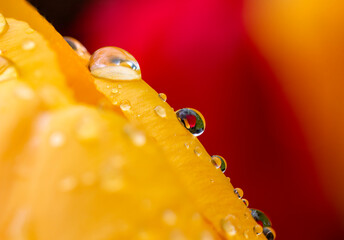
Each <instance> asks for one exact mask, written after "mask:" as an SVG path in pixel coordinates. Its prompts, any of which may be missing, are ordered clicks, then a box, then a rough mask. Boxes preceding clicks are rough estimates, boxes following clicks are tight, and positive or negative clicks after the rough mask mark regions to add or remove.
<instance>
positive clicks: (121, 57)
mask: <svg viewBox="0 0 344 240" xmlns="http://www.w3.org/2000/svg"><path fill="white" fill-rule="evenodd" d="M65 40H66V41H67V42H68V44H69V45H70V46H71V47H72V48H73V50H74V51H76V52H77V54H78V55H79V56H83V55H85V54H88V52H87V50H86V48H84V47H83V46H82V44H81V43H79V42H78V41H77V40H75V39H73V38H69V37H66V38H65ZM33 47H34V44H32V43H31V42H26V43H24V44H23V49H25V50H30V49H32V48H33ZM106 51H108V52H110V51H112V52H113V53H114V54H113V55H104V54H103V55H101V54H100V53H104V52H106ZM0 60H1V59H0ZM108 66H112V67H116V66H120V67H126V68H129V69H130V70H131V71H134V72H135V73H136V74H137V75H138V76H141V72H140V67H139V65H138V63H137V61H136V60H135V59H134V57H132V56H131V55H130V54H129V53H127V52H126V51H124V50H122V49H119V48H114V47H106V48H102V49H99V50H97V51H96V52H95V53H94V54H93V55H92V56H91V60H90V63H89V68H90V71H91V73H92V74H93V75H95V76H96V77H104V76H106V75H103V74H100V73H99V71H97V70H98V69H101V68H106V67H108ZM93 70H94V71H93ZM112 71H113V74H117V75H116V76H119V77H121V75H120V74H119V73H118V72H116V69H113V70H112ZM124 72H125V71H124ZM110 73H111V72H110ZM127 74H129V75H130V74H131V75H130V76H129V77H126V76H122V77H123V79H125V80H127V78H128V79H130V78H132V77H133V74H132V73H131V72H127ZM118 80H120V79H118ZM0 81H1V76H0ZM118 92H119V91H118V89H117V88H113V89H112V93H113V94H117V93H118ZM158 96H159V98H160V99H161V100H162V101H163V102H166V100H167V96H166V94H164V93H160V94H159V95H158ZM120 108H121V109H122V110H123V111H129V110H130V109H131V105H130V102H129V101H128V100H123V101H121V102H120ZM154 111H155V113H156V115H157V116H159V117H161V118H166V116H167V114H166V110H165V108H163V107H162V106H156V107H155V108H154ZM176 116H177V119H178V120H179V122H180V123H181V124H182V125H183V126H184V127H185V129H187V130H188V131H189V132H190V133H191V134H192V135H194V136H195V137H197V136H200V135H201V134H202V133H203V132H204V130H205V119H204V117H203V115H202V114H201V113H200V112H199V111H197V110H195V109H192V108H182V109H179V110H177V111H176ZM184 145H185V147H186V149H189V147H190V144H189V143H185V144H184ZM202 152H203V150H202V148H201V147H199V146H196V147H195V148H194V153H195V154H196V156H198V157H200V156H201V155H202ZM210 162H211V163H212V164H213V166H214V167H215V168H216V169H220V170H221V171H222V172H223V173H224V172H225V171H226V169H227V163H226V160H225V159H224V158H223V157H221V156H219V155H213V156H211V158H210ZM67 180H68V181H67ZM69 180H70V179H65V181H64V182H62V184H63V185H64V186H66V185H67V183H68V187H70V186H71V185H72V184H70V183H71V181H69ZM234 194H236V195H237V196H238V198H239V199H240V200H242V202H243V203H244V204H245V205H246V207H248V205H249V202H248V200H247V199H244V198H243V195H244V191H243V190H242V189H241V188H235V189H234ZM250 211H251V215H252V217H253V218H254V219H255V220H256V221H257V224H256V225H255V226H254V227H253V229H252V231H253V233H254V234H255V235H257V236H258V235H260V234H262V233H263V234H264V235H265V237H266V238H267V239H268V240H274V239H275V237H276V234H275V231H274V230H273V229H272V228H271V222H270V220H269V219H268V217H267V216H266V215H265V214H264V213H263V212H262V211H259V210H256V209H250ZM164 216H165V221H167V222H168V223H169V222H172V220H173V219H172V215H171V213H170V212H166V213H165V215H164ZM231 217H232V218H234V216H231ZM221 225H222V228H223V229H224V230H225V232H226V233H227V234H228V235H230V236H233V235H236V234H237V230H236V228H235V226H234V225H233V224H232V223H231V220H230V218H225V219H224V220H223V221H222V223H221ZM248 234H249V230H248V229H247V230H246V231H244V236H245V238H246V239H248V236H249V235H248Z"/></svg>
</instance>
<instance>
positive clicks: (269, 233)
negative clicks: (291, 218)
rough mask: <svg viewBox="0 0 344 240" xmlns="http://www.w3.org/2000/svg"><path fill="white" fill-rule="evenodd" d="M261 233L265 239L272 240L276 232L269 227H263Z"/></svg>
mask: <svg viewBox="0 0 344 240" xmlns="http://www.w3.org/2000/svg"><path fill="white" fill-rule="evenodd" d="M263 233H264V235H265V237H266V239H267V240H274V239H275V238H276V232H275V230H273V229H272V228H271V227H265V228H263Z"/></svg>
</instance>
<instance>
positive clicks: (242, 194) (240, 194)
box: [234, 188, 244, 199]
mask: <svg viewBox="0 0 344 240" xmlns="http://www.w3.org/2000/svg"><path fill="white" fill-rule="evenodd" d="M234 193H235V194H236V195H237V196H238V198H240V199H241V198H242V197H243V196H244V191H243V190H242V189H241V188H234Z"/></svg>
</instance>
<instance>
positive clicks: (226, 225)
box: [221, 216, 237, 236]
mask: <svg viewBox="0 0 344 240" xmlns="http://www.w3.org/2000/svg"><path fill="white" fill-rule="evenodd" d="M234 218H235V217H234V216H227V217H226V218H224V219H222V220H221V227H222V229H223V230H224V231H225V233H226V234H227V235H228V236H235V235H236V234H237V230H236V227H235V226H234V225H233V223H232V221H231V220H233V219H234Z"/></svg>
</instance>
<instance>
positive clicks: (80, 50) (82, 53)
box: [63, 37, 91, 61]
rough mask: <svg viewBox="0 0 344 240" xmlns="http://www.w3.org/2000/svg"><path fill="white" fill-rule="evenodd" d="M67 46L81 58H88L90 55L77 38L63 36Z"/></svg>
mask: <svg viewBox="0 0 344 240" xmlns="http://www.w3.org/2000/svg"><path fill="white" fill-rule="evenodd" d="M63 38H64V40H65V41H66V42H67V43H68V44H69V46H70V47H71V48H72V49H73V50H74V51H75V53H76V54H78V55H79V57H81V58H82V59H85V60H87V61H88V60H89V59H90V57H91V55H90V53H89V52H88V51H87V49H86V48H85V47H84V45H82V44H81V43H80V42H79V41H78V40H76V39H75V38H72V37H63Z"/></svg>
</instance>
